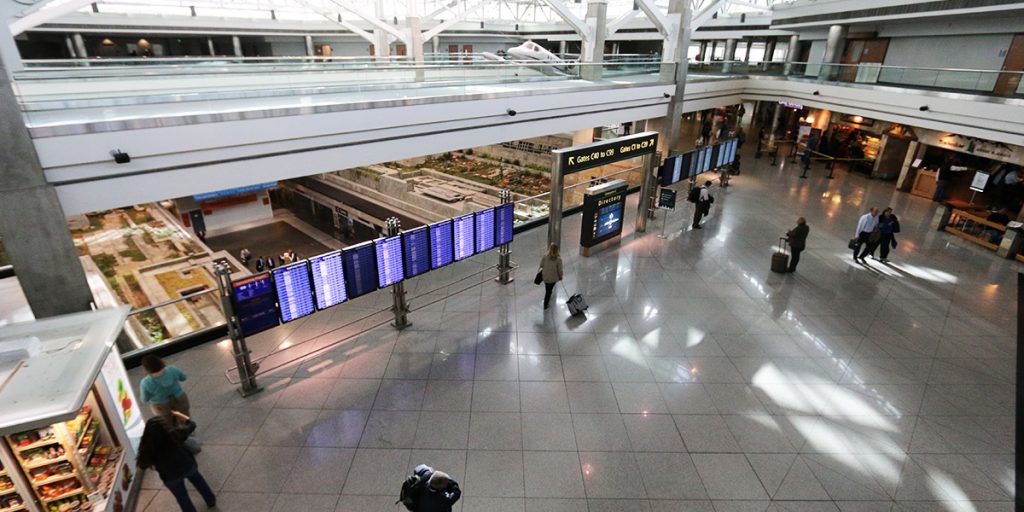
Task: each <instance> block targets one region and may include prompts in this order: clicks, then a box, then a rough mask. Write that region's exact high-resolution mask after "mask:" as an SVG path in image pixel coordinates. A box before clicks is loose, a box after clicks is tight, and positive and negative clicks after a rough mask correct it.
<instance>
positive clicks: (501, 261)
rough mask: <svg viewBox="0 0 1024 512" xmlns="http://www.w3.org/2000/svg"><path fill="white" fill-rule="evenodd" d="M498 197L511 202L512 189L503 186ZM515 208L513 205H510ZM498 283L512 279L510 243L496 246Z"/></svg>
mask: <svg viewBox="0 0 1024 512" xmlns="http://www.w3.org/2000/svg"><path fill="white" fill-rule="evenodd" d="M498 198H499V200H500V201H501V204H509V203H512V191H511V190H509V189H507V188H503V189H501V192H499V193H498ZM512 208H513V209H514V208H515V205H512ZM494 280H495V281H497V282H498V283H500V284H509V283H511V282H512V281H513V279H512V244H503V245H500V246H498V277H496V278H495V279H494Z"/></svg>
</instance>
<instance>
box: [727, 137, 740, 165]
mask: <svg viewBox="0 0 1024 512" xmlns="http://www.w3.org/2000/svg"><path fill="white" fill-rule="evenodd" d="M725 144H726V155H725V163H726V164H730V165H731V164H732V163H733V162H735V161H736V149H737V148H739V140H737V139H732V140H730V141H729V142H726V143H725Z"/></svg>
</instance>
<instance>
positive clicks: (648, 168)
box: [636, 151, 661, 233]
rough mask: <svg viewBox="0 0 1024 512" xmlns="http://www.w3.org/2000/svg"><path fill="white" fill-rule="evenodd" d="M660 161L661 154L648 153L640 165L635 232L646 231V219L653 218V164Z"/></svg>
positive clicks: (654, 167)
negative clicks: (638, 199)
mask: <svg viewBox="0 0 1024 512" xmlns="http://www.w3.org/2000/svg"><path fill="white" fill-rule="evenodd" d="M660 161H661V152H658V151H656V152H654V153H653V154H651V153H648V154H646V155H644V156H643V163H642V164H640V169H641V174H640V201H639V204H638V205H637V207H636V232H637V233H643V232H644V231H647V219H653V218H654V189H655V188H656V187H655V184H654V178H655V175H654V169H656V168H657V167H656V166H655V165H654V164H655V162H660Z"/></svg>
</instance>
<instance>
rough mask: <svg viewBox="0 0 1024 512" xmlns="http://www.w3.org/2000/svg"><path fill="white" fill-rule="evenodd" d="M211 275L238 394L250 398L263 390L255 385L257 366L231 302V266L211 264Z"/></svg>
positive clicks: (223, 262) (220, 262)
mask: <svg viewBox="0 0 1024 512" xmlns="http://www.w3.org/2000/svg"><path fill="white" fill-rule="evenodd" d="M213 274H214V276H215V277H216V278H217V295H218V296H219V297H220V305H221V308H222V309H223V310H224V319H225V320H226V321H227V324H228V337H229V338H231V354H232V355H233V356H234V358H235V369H236V370H237V371H238V383H239V384H241V388H239V389H238V393H239V394H240V395H242V396H252V395H254V394H256V393H259V392H260V391H263V388H261V387H260V386H259V384H257V383H256V372H257V370H258V369H259V365H258V364H253V362H252V351H251V350H249V345H248V344H247V343H246V341H245V334H243V333H242V327H241V324H240V321H239V319H238V317H237V316H236V315H235V310H234V305H233V303H232V300H231V265H229V264H228V263H227V262H226V261H217V262H215V263H214V264H213Z"/></svg>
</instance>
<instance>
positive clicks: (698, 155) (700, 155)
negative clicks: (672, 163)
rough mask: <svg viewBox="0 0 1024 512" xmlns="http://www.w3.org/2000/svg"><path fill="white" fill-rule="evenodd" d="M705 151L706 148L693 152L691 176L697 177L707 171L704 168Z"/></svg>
mask: <svg viewBox="0 0 1024 512" xmlns="http://www.w3.org/2000/svg"><path fill="white" fill-rule="evenodd" d="M706 150H707V148H706V147H703V148H697V149H695V150H694V151H693V160H694V169H693V175H694V176H697V175H699V174H702V173H703V172H704V171H706V170H707V169H705V168H704V152H705V151H706Z"/></svg>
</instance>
